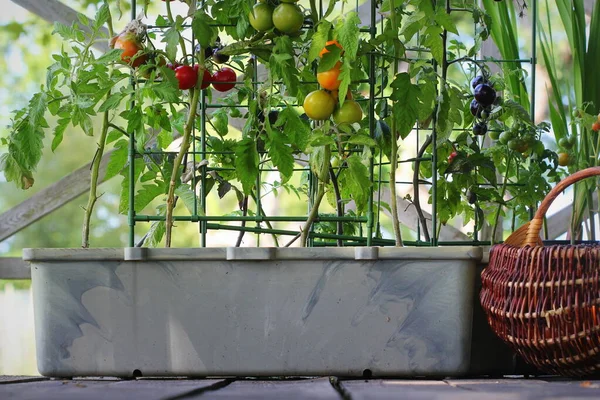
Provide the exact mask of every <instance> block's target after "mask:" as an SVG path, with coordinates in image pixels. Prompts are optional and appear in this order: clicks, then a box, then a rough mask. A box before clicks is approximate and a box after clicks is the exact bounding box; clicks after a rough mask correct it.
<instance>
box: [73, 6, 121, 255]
mask: <svg viewBox="0 0 600 400" xmlns="http://www.w3.org/2000/svg"><path fill="white" fill-rule="evenodd" d="M105 4H106V5H107V7H108V2H106V1H105ZM107 25H108V33H109V36H110V37H112V36H114V31H113V25H112V15H111V14H110V9H109V16H108V20H107ZM92 39H93V38H92ZM90 43H91V41H90ZM89 49H90V46H88V47H86V51H89ZM112 74H113V68H112V67H110V72H109V76H110V77H112ZM110 95H111V91H110V90H109V91H108V93H107V94H106V98H107V99H108V98H109V97H110ZM109 126H110V120H109V115H108V111H105V112H104V114H103V116H102V131H101V133H100V139H99V141H98V149H97V150H96V155H95V157H94V160H93V161H92V171H91V176H90V192H89V194H88V202H87V205H86V207H85V211H84V216H83V228H82V232H81V247H83V248H88V247H90V221H91V219H92V214H93V212H94V206H95V205H96V201H97V200H98V179H99V175H100V163H101V162H102V157H103V156H104V147H105V144H106V137H107V136H108V128H109Z"/></svg>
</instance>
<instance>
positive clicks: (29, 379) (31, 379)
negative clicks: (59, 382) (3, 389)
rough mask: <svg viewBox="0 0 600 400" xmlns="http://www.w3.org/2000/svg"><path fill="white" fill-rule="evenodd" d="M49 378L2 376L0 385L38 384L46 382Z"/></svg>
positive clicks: (0, 376)
mask: <svg viewBox="0 0 600 400" xmlns="http://www.w3.org/2000/svg"><path fill="white" fill-rule="evenodd" d="M48 379H50V378H45V377H43V376H10V375H9V376H4V375H0V385H8V384H10V383H27V382H39V381H46V380H48Z"/></svg>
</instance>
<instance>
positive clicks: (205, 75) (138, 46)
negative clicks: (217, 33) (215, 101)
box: [113, 33, 237, 92]
mask: <svg viewBox="0 0 600 400" xmlns="http://www.w3.org/2000/svg"><path fill="white" fill-rule="evenodd" d="M113 48H115V49H120V50H123V52H122V53H121V61H123V62H124V63H126V64H128V65H130V66H131V67H133V68H138V67H140V66H142V65H143V64H146V63H148V62H149V61H150V60H151V59H152V60H153V62H154V64H155V65H156V66H163V65H165V59H164V57H163V56H161V55H158V56H156V57H155V56H154V55H152V54H149V53H148V52H146V49H145V47H144V45H143V44H142V43H141V41H140V40H138V39H137V38H136V37H135V35H134V34H131V33H124V34H121V35H119V36H118V37H117V38H116V39H115V40H114V42H113ZM220 48H221V47H220V45H217V46H216V47H214V48H213V47H209V48H207V49H205V54H206V53H208V52H210V54H209V55H208V56H207V59H209V58H211V59H212V60H213V61H214V62H215V63H217V64H223V63H225V62H227V61H228V60H229V56H227V55H224V54H220V53H219V49H220ZM167 67H168V68H170V69H172V70H173V71H175V77H176V78H177V81H178V82H179V89H182V90H186V89H191V88H193V87H196V86H197V85H198V84H199V82H198V81H199V76H200V69H202V70H203V72H202V78H201V79H202V81H201V82H200V86H199V87H200V89H206V88H207V87H209V86H210V85H211V84H212V86H213V88H214V89H215V90H217V91H219V92H226V91H228V90H231V89H233V87H234V86H235V83H236V78H237V76H236V73H235V71H234V70H233V69H231V68H229V67H221V68H219V69H218V70H217V71H215V72H214V73H212V74H211V73H210V72H209V71H208V69H207V68H205V67H201V66H199V65H197V64H196V65H194V66H190V65H186V64H179V63H169V64H167Z"/></svg>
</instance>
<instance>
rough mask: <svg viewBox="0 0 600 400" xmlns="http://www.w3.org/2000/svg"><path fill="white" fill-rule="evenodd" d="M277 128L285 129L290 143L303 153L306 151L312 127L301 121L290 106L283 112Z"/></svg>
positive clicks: (280, 114)
mask: <svg viewBox="0 0 600 400" xmlns="http://www.w3.org/2000/svg"><path fill="white" fill-rule="evenodd" d="M275 126H278V127H279V126H283V127H284V128H283V131H284V132H286V134H287V136H288V138H289V142H290V143H291V144H292V145H294V146H296V148H298V149H299V150H301V151H304V150H305V149H306V143H307V142H308V137H309V135H310V127H309V126H308V125H307V124H305V123H304V122H303V121H302V120H301V119H300V117H299V116H298V114H297V113H296V111H294V109H293V108H292V107H290V106H288V107H286V108H284V109H283V110H281V112H280V113H279V118H278V119H277V124H276V125H275Z"/></svg>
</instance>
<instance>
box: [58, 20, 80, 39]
mask: <svg viewBox="0 0 600 400" xmlns="http://www.w3.org/2000/svg"><path fill="white" fill-rule="evenodd" d="M55 33H58V34H59V35H60V37H62V38H63V39H64V40H65V41H71V40H75V38H76V37H77V34H76V29H75V28H74V26H67V25H65V24H61V23H60V22H55V23H54V30H53V31H52V34H53V35H54V34H55Z"/></svg>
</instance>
